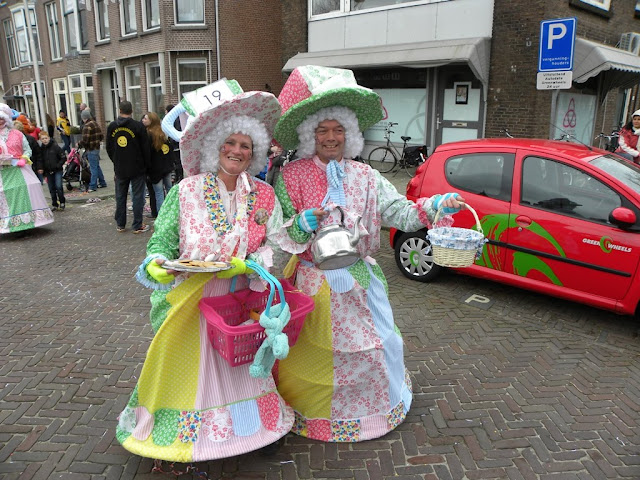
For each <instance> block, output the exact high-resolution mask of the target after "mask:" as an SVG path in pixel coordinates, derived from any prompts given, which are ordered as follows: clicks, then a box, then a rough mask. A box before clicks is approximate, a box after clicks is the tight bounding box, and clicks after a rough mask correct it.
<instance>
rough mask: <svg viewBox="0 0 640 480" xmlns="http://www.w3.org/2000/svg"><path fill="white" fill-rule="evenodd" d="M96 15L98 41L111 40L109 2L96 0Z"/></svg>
mask: <svg viewBox="0 0 640 480" xmlns="http://www.w3.org/2000/svg"><path fill="white" fill-rule="evenodd" d="M95 5H96V8H95V11H96V13H95V15H96V39H97V40H98V41H99V42H101V41H103V40H109V38H110V37H111V33H110V31H109V3H108V0H95Z"/></svg>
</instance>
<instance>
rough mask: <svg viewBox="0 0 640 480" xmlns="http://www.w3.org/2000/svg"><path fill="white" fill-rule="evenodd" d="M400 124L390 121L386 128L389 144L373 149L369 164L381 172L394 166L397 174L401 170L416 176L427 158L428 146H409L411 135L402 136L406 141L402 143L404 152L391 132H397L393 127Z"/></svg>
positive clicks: (386, 171)
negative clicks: (397, 145)
mask: <svg viewBox="0 0 640 480" xmlns="http://www.w3.org/2000/svg"><path fill="white" fill-rule="evenodd" d="M394 125H398V124H397V123H395V122H389V123H388V124H387V126H386V127H385V129H384V138H385V140H386V141H387V144H386V145H385V146H383V147H377V148H374V149H373V150H371V153H369V157H368V159H367V161H368V162H369V165H371V166H372V167H373V168H375V169H376V170H378V171H379V172H380V173H388V172H390V171H392V170H393V169H394V168H396V167H398V169H397V170H396V173H394V175H396V174H397V173H398V172H399V171H400V170H404V171H405V172H407V175H409V176H410V177H413V176H415V174H416V169H417V168H418V167H419V166H420V165H421V164H422V163H423V162H424V161H425V160H426V159H427V156H428V155H427V146H426V145H420V146H415V147H407V142H408V141H409V140H411V137H405V136H401V137H400V138H401V139H402V141H403V142H404V144H403V145H402V153H400V151H399V150H398V149H397V148H396V146H395V145H394V144H393V143H391V134H392V133H395V132H394V131H393V130H391V128H392V127H393V126H394Z"/></svg>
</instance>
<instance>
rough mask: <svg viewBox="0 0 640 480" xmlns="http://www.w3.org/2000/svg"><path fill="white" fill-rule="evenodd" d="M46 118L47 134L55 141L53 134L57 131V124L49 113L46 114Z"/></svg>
mask: <svg viewBox="0 0 640 480" xmlns="http://www.w3.org/2000/svg"><path fill="white" fill-rule="evenodd" d="M45 118H46V119H47V134H48V135H49V137H50V138H51V139H53V134H54V132H55V131H56V122H54V121H53V118H51V115H49V114H48V113H47V114H45Z"/></svg>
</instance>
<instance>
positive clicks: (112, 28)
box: [0, 0, 307, 125]
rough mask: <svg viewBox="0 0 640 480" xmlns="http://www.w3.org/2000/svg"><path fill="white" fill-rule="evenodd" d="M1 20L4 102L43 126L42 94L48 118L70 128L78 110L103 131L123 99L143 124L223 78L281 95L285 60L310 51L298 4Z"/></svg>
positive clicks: (67, 6)
mask: <svg viewBox="0 0 640 480" xmlns="http://www.w3.org/2000/svg"><path fill="white" fill-rule="evenodd" d="M258 3H259V8H256V5H257V4H258ZM25 5H27V8H28V11H29V14H28V15H27V14H26V12H25ZM27 19H29V20H28V21H29V23H30V24H31V25H32V32H34V34H33V37H34V42H33V43H34V47H35V56H36V58H37V59H38V64H39V69H38V72H39V76H40V82H41V88H40V89H38V88H37V86H36V85H37V81H36V72H35V70H34V68H33V66H32V62H31V51H30V48H29V44H30V42H29V41H28V36H27V30H28V28H25V26H26V25H27ZM0 22H1V23H2V27H3V28H2V33H3V35H4V41H2V42H0V71H2V79H3V83H4V101H5V102H7V103H8V104H9V105H10V106H12V107H13V108H15V109H16V110H20V111H24V112H26V113H28V114H29V115H31V116H33V117H35V118H37V119H38V120H39V122H43V117H44V115H41V112H40V106H39V102H38V99H37V95H38V94H39V93H42V95H43V98H42V99H43V102H42V103H43V109H44V110H45V112H47V113H50V114H51V115H52V117H54V119H55V115H54V114H57V112H58V111H60V110H65V111H66V112H67V113H68V116H69V118H70V120H71V123H72V125H78V124H80V115H79V108H78V106H79V105H80V103H82V102H84V103H87V104H88V105H89V107H90V108H91V110H92V112H93V113H94V115H96V116H97V118H98V120H99V122H101V123H102V124H106V123H108V122H110V121H111V120H113V119H114V118H115V117H116V116H117V105H118V103H119V101H120V100H124V99H127V100H130V101H131V102H132V103H133V105H134V117H135V118H140V117H141V116H142V115H143V114H144V112H146V111H155V112H158V113H163V112H164V107H165V105H168V104H175V103H177V102H178V101H179V99H180V98H181V97H182V94H183V93H185V92H187V91H191V90H194V89H196V88H198V87H201V86H204V85H207V84H209V83H211V82H213V81H215V80H217V79H219V78H221V77H227V78H235V79H236V80H238V82H239V83H240V85H241V86H242V87H243V88H244V89H245V90H269V89H271V90H273V91H274V92H275V93H276V94H277V93H278V92H279V91H280V88H281V87H282V84H283V80H284V77H283V74H282V71H281V70H282V67H283V65H284V62H285V61H286V59H287V58H289V57H291V56H292V55H294V54H295V53H296V52H298V51H300V50H305V49H306V27H307V25H306V6H304V5H302V4H301V2H299V1H296V0H261V1H260V2H255V1H251V0H234V1H233V2H231V1H228V0H215V1H214V0H53V1H46V0H45V1H41V0H38V1H34V0H27V1H26V2H24V1H15V0H13V1H12V0H9V1H5V2H1V3H0ZM283 25H287V28H284V27H283ZM35 32H37V33H35Z"/></svg>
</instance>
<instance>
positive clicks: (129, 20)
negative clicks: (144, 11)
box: [120, 0, 138, 36]
mask: <svg viewBox="0 0 640 480" xmlns="http://www.w3.org/2000/svg"><path fill="white" fill-rule="evenodd" d="M120 18H121V19H122V20H121V21H122V36H125V35H132V34H134V33H136V31H137V30H138V26H137V25H136V2H135V0H122V2H120Z"/></svg>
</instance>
